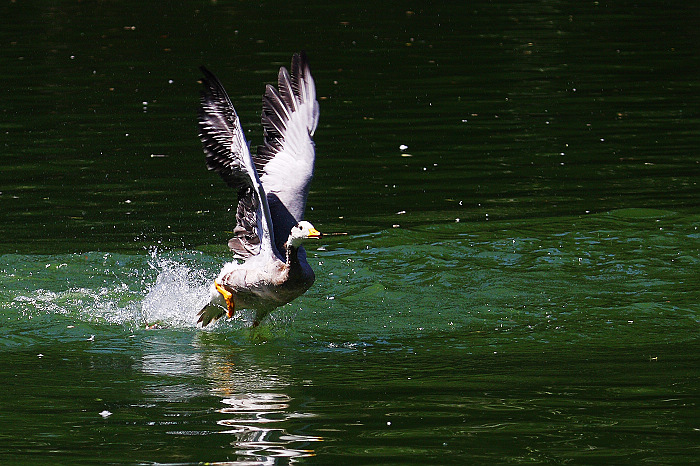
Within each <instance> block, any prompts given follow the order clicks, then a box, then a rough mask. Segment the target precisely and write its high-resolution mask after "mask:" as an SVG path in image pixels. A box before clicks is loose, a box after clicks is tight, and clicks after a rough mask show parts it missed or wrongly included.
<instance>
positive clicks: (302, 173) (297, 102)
mask: <svg viewBox="0 0 700 466" xmlns="http://www.w3.org/2000/svg"><path fill="white" fill-rule="evenodd" d="M291 70H292V73H291V76H290V74H289V73H288V72H287V69H286V68H284V67H282V68H280V71H279V75H278V79H277V87H278V88H277V89H275V88H274V87H273V86H271V85H269V84H268V85H267V87H266V89H265V95H264V96H263V111H262V125H263V130H264V137H265V140H264V144H263V145H262V146H260V147H258V151H257V155H256V156H255V157H254V161H255V166H256V167H257V169H258V170H259V172H260V173H261V174H262V176H261V177H260V180H261V181H262V184H263V186H264V187H265V191H266V192H267V196H268V200H269V205H270V210H271V212H272V217H273V218H274V219H275V223H274V227H275V235H276V237H277V240H278V241H284V240H286V238H287V236H288V235H289V231H290V229H291V227H292V226H294V225H295V224H296V223H298V222H299V221H301V220H302V219H303V218H304V209H305V207H306V198H307V196H308V193H309V184H310V183H311V178H312V177H313V174H314V160H315V158H316V152H315V148H314V141H313V134H314V131H316V127H317V126H318V118H319V105H318V102H317V101H316V87H315V84H314V80H313V77H312V76H311V71H310V70H309V63H308V60H307V58H306V54H305V53H304V52H301V53H297V54H294V56H293V58H292V67H291Z"/></svg>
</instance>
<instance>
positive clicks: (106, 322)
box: [0, 210, 700, 464]
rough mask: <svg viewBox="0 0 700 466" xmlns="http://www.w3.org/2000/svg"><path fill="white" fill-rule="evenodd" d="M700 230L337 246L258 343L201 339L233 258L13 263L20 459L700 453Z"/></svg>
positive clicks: (7, 289)
mask: <svg viewBox="0 0 700 466" xmlns="http://www.w3.org/2000/svg"><path fill="white" fill-rule="evenodd" d="M698 224H699V219H698V217H697V216H694V215H691V216H687V215H680V214H677V213H673V212H664V211H650V210H626V211H617V212H611V213H609V214H602V215H590V216H582V217H578V218H565V219H561V220H559V221H550V222H549V223H548V228H547V230H548V231H546V232H545V231H542V229H541V228H539V227H538V226H537V225H536V224H533V223H531V222H502V223H497V222H494V223H488V222H481V223H474V224H464V223H454V224H449V225H440V226H435V227H428V228H421V229H411V230H402V229H391V230H387V231H384V232H381V233H377V234H371V235H364V236H358V237H351V238H343V239H338V240H335V241H330V242H327V243H324V244H320V245H318V246H317V248H316V250H313V249H312V250H311V251H310V254H309V256H310V259H311V261H312V264H314V266H315V268H316V272H317V276H318V278H317V282H316V284H315V286H314V287H313V288H312V289H311V290H309V292H308V293H307V294H306V295H305V296H303V297H302V298H300V299H298V300H297V301H294V302H293V303H291V304H289V305H287V306H284V307H283V308H281V309H279V310H278V311H276V312H275V313H273V314H272V316H271V319H270V320H269V321H268V322H267V323H266V325H264V326H263V327H262V328H261V329H257V330H251V329H249V328H248V325H249V323H248V322H247V320H249V318H250V316H247V315H246V314H245V313H243V314H241V315H239V316H238V317H237V318H236V319H233V320H229V321H226V320H222V321H220V322H218V323H216V324H215V325H214V326H213V327H212V328H210V329H206V330H202V329H199V328H197V326H196V311H197V310H198V309H200V308H201V306H202V305H203V304H204V303H205V302H206V300H207V298H208V289H209V280H211V278H212V277H213V276H215V274H216V271H217V270H218V267H219V266H220V262H221V261H222V260H224V259H225V258H226V256H227V255H226V254H211V253H206V252H202V251H196V250H192V251H177V250H175V251H155V250H153V251H150V252H148V251H144V252H143V253H142V254H116V253H85V254H67V255H55V256H49V255H35V256H19V255H5V256H3V258H2V259H3V261H4V263H5V264H7V266H6V268H5V269H4V270H3V275H2V276H3V278H2V285H3V290H4V291H3V304H2V315H3V316H4V320H5V325H4V326H3V335H2V339H1V340H0V341H1V344H2V347H3V353H4V354H5V358H4V359H5V362H4V363H3V364H4V365H6V366H7V365H8V364H11V366H12V367H18V366H17V363H18V362H19V361H21V362H22V367H23V369H21V370H17V369H15V370H14V371H13V372H14V375H13V376H12V377H11V378H10V379H9V380H8V383H7V384H6V390H8V391H9V392H8V393H6V398H9V397H15V398H17V399H18V401H19V404H17V405H16V406H15V409H19V412H20V413H22V416H21V417H19V418H18V419H16V420H15V421H14V423H15V424H16V426H15V428H16V427H18V426H21V428H22V431H23V432H25V434H24V440H23V444H22V445H23V446H20V447H19V448H15V449H13V450H14V451H15V453H12V454H9V453H8V454H5V458H7V459H8V460H10V459H14V460H19V459H21V458H22V457H23V455H29V456H28V457H31V455H32V452H33V451H44V454H48V455H54V456H55V457H56V458H57V459H59V458H61V457H62V455H70V457H74V456H73V455H79V454H80V448H81V447H80V445H81V442H88V441H95V440H96V438H97V440H99V442H101V445H103V447H104V451H103V452H102V453H100V454H101V455H104V458H105V459H106V460H109V461H112V460H114V459H118V458H119V455H120V453H119V452H120V451H125V450H127V449H130V448H132V445H131V440H130V438H132V437H133V436H136V437H137V438H138V443H139V445H140V449H137V451H136V453H134V454H130V456H129V457H130V458H131V459H133V460H134V461H137V462H138V461H147V462H148V461H157V462H181V461H184V462H188V461H189V460H186V459H187V458H193V457H195V458H198V460H204V459H207V460H208V459H211V460H213V461H243V462H252V463H255V464H261V463H275V462H276V461H278V460H279V459H280V458H287V460H289V459H292V458H307V457H312V456H314V455H322V458H324V460H326V459H328V458H333V457H338V458H347V457H348V455H352V456H353V457H357V458H362V457H363V456H365V457H367V458H368V459H370V458H371V462H374V461H376V460H377V459H378V458H387V459H389V460H390V461H392V462H399V463H401V462H406V461H412V458H416V457H420V458H423V459H425V460H426V461H428V460H432V461H438V462H440V458H442V457H443V455H448V457H450V458H458V457H460V455H463V454H466V453H467V452H469V455H470V456H471V457H474V458H481V459H483V460H486V459H487V458H489V457H494V458H499V459H504V458H505V459H508V458H509V459H510V460H513V461H520V460H526V459H527V460H535V461H547V460H548V459H552V458H555V459H557V458H558V459H563V458H573V459H578V460H581V461H584V462H588V461H596V458H598V457H600V458H606V459H611V458H615V457H616V456H617V455H622V456H624V457H626V458H640V459H641V458H645V457H648V456H649V455H650V454H651V452H654V455H655V456H657V457H660V458H666V459H669V458H671V457H673V458H675V460H679V461H682V460H684V459H690V457H691V456H692V455H691V450H690V449H687V448H686V447H684V445H685V442H686V439H688V440H689V439H690V438H691V437H694V436H696V435H697V430H696V428H697V426H695V425H694V424H695V422H694V419H697V418H696V417H695V414H697V405H696V401H697V399H696V398H695V396H696V394H697V392H696V388H697V387H696V385H695V383H696V380H697V379H696V376H697V372H696V364H697V363H698V359H697V353H696V352H695V353H693V352H691V351H689V350H688V348H696V349H697V343H696V342H697V338H696V334H695V333H696V330H697V326H698V316H697V313H696V308H695V306H696V299H697V288H696V283H697V281H696V280H697V278H696V272H695V271H696V270H697V267H698V257H697V255H695V256H693V255H686V254H683V253H679V251H678V249H677V247H676V246H677V245H678V244H680V243H682V242H691V243H695V244H697V243H698V241H699V240H700V234H699V233H698V231H697V228H698V226H699V225H698ZM623 227H624V228H623ZM651 250H653V251H654V254H653V255H650V254H649V253H648V252H647V251H651ZM688 345H690V346H688ZM679 348H683V353H682V354H678V349H679ZM9 356H12V357H11V359H8V357H9ZM17 358H19V360H17ZM101 374H105V375H106V374H109V381H105V380H103V379H102V375H101ZM40 380H44V382H40ZM27 386H32V387H33V389H32V395H31V397H30V398H27V396H26V395H25V394H23V391H24V388H25V387H27ZM92 390H94V392H93V391H92ZM76 392H77V393H79V396H78V397H77V398H76V397H75V395H76ZM32 400H34V401H32ZM36 403H39V405H37V404H36ZM693 413H695V414H693ZM19 419H21V420H19ZM55 422H58V423H59V424H65V425H66V428H65V429H64V430H62V429H58V430H55V428H54V427H50V425H51V424H53V423H55ZM47 423H48V424H47ZM47 429H48V431H47ZM49 432H51V433H50V435H49V436H48V437H45V435H46V434H48V433H49ZM96 436H97V437H96ZM638 437H641V438H643V439H644V441H643V442H642V441H641V440H639V441H637V440H635V441H634V442H633V441H632V438H638ZM100 439H101V440H100ZM168 439H172V442H174V443H175V444H177V445H178V448H181V449H183V450H185V451H186V453H185V452H183V453H182V457H180V454H178V448H173V447H171V446H169V447H167V448H166V447H164V446H163V445H166V444H167V445H169V444H170V443H171V440H168ZM3 442H6V444H9V442H10V440H9V439H8V438H6V439H5V440H3ZM484 442H485V443H486V444H493V443H494V442H496V443H500V444H501V448H500V449H499V450H498V453H496V452H494V451H493V450H492V449H491V448H487V447H486V446H485V445H484ZM635 442H639V445H638V447H634V448H633V447H632V446H631V444H632V443H635ZM12 443H13V444H14V441H12ZM621 444H625V445H627V446H626V447H625V448H622V449H620V445H621ZM52 445H55V446H57V447H58V446H60V448H59V449H58V450H60V451H54V452H51V451H52V450H53V448H54V447H52ZM679 449H680V450H679ZM98 451H101V450H98ZM205 452H206V453H205ZM684 452H685V453H684ZM285 461H286V460H285Z"/></svg>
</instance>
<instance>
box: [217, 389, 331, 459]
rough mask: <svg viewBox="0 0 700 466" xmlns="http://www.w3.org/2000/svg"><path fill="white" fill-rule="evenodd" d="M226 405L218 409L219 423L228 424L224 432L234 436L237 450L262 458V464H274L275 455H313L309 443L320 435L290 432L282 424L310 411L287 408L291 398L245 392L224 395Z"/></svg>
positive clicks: (243, 453)
mask: <svg viewBox="0 0 700 466" xmlns="http://www.w3.org/2000/svg"><path fill="white" fill-rule="evenodd" d="M222 401H223V403H224V404H226V405H227V406H226V407H224V408H222V409H220V410H219V412H221V413H222V414H225V415H226V419H221V420H220V421H219V422H218V424H219V425H221V426H225V427H227V429H226V430H224V431H222V433H223V434H231V435H234V436H235V438H236V440H235V441H234V442H232V444H233V445H234V446H236V447H237V451H236V453H237V454H239V455H243V456H247V457H251V456H254V457H257V458H260V459H264V463H265V464H273V463H275V459H276V458H280V457H284V458H295V457H302V456H313V455H314V451H313V449H311V448H309V446H310V443H311V442H318V441H321V440H322V438H320V437H313V436H308V435H292V434H290V433H288V432H287V431H286V430H285V429H284V428H283V427H282V423H284V422H285V421H289V420H290V419H293V418H301V417H309V416H312V415H311V414H304V413H294V412H292V411H291V410H290V409H289V403H290V401H292V400H291V399H290V398H289V397H288V396H286V395H284V394H280V393H247V394H239V395H236V396H234V397H230V398H224V399H223V400H222Z"/></svg>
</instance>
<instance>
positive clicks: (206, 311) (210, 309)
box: [197, 302, 226, 327]
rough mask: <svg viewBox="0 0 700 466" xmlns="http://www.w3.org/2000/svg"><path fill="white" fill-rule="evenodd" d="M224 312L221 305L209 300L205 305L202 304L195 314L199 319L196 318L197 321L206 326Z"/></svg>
mask: <svg viewBox="0 0 700 466" xmlns="http://www.w3.org/2000/svg"><path fill="white" fill-rule="evenodd" d="M225 313H226V311H225V310H224V308H223V307H221V306H219V305H217V304H214V303H211V302H210V303H208V304H207V305H206V306H204V307H203V308H202V310H201V311H199V313H198V314H197V315H198V316H199V319H197V323H198V324H199V323H201V324H202V327H206V326H207V325H209V324H210V323H211V322H213V321H215V320H217V319H218V318H220V317H221V316H223V315H224V314H225Z"/></svg>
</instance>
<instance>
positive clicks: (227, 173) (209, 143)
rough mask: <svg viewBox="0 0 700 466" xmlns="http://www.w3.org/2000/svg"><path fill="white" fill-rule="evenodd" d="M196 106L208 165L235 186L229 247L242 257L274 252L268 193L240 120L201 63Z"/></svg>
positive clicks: (217, 83) (217, 82)
mask: <svg viewBox="0 0 700 466" xmlns="http://www.w3.org/2000/svg"><path fill="white" fill-rule="evenodd" d="M201 70H202V73H204V76H205V77H204V79H203V80H202V83H203V85H204V89H203V90H202V93H201V106H200V109H199V130H200V134H199V137H200V139H201V140H202V146H203V149H204V154H205V157H206V163H207V168H209V170H213V171H216V172H217V173H218V174H219V175H221V178H223V180H224V181H225V182H226V184H228V185H229V186H231V187H232V188H234V189H236V190H237V194H238V201H237V205H236V227H235V228H234V237H233V238H231V240H230V241H229V247H230V248H231V249H232V250H233V251H234V253H235V254H236V255H237V256H239V257H242V258H248V257H251V256H254V255H257V254H259V253H260V252H261V250H263V249H264V250H268V251H271V252H274V232H273V229H272V228H273V227H272V219H271V216H270V211H269V206H268V203H267V196H266V194H265V190H264V189H263V185H262V183H261V182H260V178H259V177H258V173H257V171H256V170H255V166H254V163H253V159H252V157H251V155H250V149H249V146H248V143H247V141H246V139H245V135H244V134H243V130H242V128H241V124H240V120H239V119H238V115H237V114H236V110H235V109H234V107H233V104H232V103H231V99H230V98H229V96H228V94H227V93H226V90H225V89H224V87H223V86H222V85H221V83H220V82H219V80H218V79H217V78H216V76H214V74H213V73H211V72H210V71H209V70H207V69H206V68H204V67H201Z"/></svg>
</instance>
